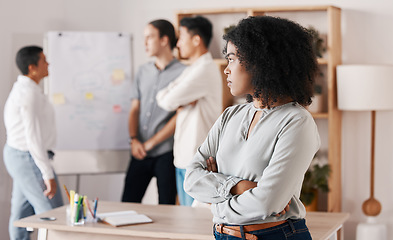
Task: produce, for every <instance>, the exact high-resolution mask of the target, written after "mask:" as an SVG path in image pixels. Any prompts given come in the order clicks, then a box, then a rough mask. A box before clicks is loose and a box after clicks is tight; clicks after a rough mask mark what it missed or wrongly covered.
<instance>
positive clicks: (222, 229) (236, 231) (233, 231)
mask: <svg viewBox="0 0 393 240" xmlns="http://www.w3.org/2000/svg"><path fill="white" fill-rule="evenodd" d="M285 222H287V220H283V221H279V222H270V223H261V224H252V225H244V226H243V231H244V236H245V237H246V239H247V240H258V237H257V236H255V235H254V234H251V233H249V232H252V231H258V230H262V229H266V228H271V227H275V226H278V225H280V224H283V223H285ZM214 227H215V229H216V231H217V232H219V233H224V234H228V235H231V236H235V237H238V238H241V237H242V234H241V230H240V228H241V226H226V225H223V224H214Z"/></svg>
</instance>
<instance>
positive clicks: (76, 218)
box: [66, 205, 85, 226]
mask: <svg viewBox="0 0 393 240" xmlns="http://www.w3.org/2000/svg"><path fill="white" fill-rule="evenodd" d="M66 216H67V223H68V224H70V225H73V226H78V225H83V224H85V217H84V214H83V208H79V209H78V207H77V206H76V205H75V206H73V207H72V208H71V207H70V206H67V207H66Z"/></svg>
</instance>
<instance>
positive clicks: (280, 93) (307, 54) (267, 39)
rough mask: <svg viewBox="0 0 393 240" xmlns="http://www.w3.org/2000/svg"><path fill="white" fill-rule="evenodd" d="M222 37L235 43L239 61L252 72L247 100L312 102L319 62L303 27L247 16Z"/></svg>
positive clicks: (285, 20)
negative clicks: (251, 86)
mask: <svg viewBox="0 0 393 240" xmlns="http://www.w3.org/2000/svg"><path fill="white" fill-rule="evenodd" d="M223 38H224V40H225V41H226V42H227V43H228V42H231V43H232V44H233V45H235V47H236V50H237V52H236V55H237V56H238V59H239V61H240V64H242V65H243V66H244V67H245V68H246V70H247V71H248V72H249V73H250V74H251V83H252V85H253V86H254V88H255V91H254V95H253V96H250V95H248V96H247V100H248V101H249V102H250V101H251V100H252V98H253V97H254V98H257V99H260V100H261V101H262V105H263V106H264V107H268V108H270V107H271V105H272V103H274V102H277V100H278V99H282V98H286V97H290V98H291V99H292V100H293V101H296V102H298V103H299V104H301V105H303V106H307V105H310V104H311V102H312V100H311V97H312V96H313V86H314V80H315V76H316V73H317V70H318V65H317V60H316V57H315V54H314V52H313V48H312V45H311V42H312V41H311V40H312V37H311V35H310V34H309V33H308V31H307V30H306V29H305V28H304V27H302V26H300V25H299V24H297V23H294V22H292V21H290V20H287V19H283V18H278V17H271V16H259V17H248V18H245V19H243V20H241V21H240V22H239V24H238V25H237V26H235V27H234V28H232V29H231V30H230V31H229V32H228V33H227V34H225V35H224V36H223ZM226 46H227V44H226ZM223 52H224V54H225V55H226V53H227V49H226V47H225V48H224V51H223Z"/></svg>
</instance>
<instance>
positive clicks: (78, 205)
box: [75, 196, 83, 223]
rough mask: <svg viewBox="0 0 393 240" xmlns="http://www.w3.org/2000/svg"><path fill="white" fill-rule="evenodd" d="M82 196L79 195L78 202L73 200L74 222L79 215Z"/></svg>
mask: <svg viewBox="0 0 393 240" xmlns="http://www.w3.org/2000/svg"><path fill="white" fill-rule="evenodd" d="M82 198H83V197H82V196H80V197H79V198H78V202H76V201H75V203H76V204H77V205H76V212H75V222H76V223H77V222H79V218H80V217H81V214H80V210H81V202H82Z"/></svg>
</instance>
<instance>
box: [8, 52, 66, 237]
mask: <svg viewBox="0 0 393 240" xmlns="http://www.w3.org/2000/svg"><path fill="white" fill-rule="evenodd" d="M16 64H17V66H18V68H19V70H20V71H21V72H22V75H19V76H18V79H17V81H16V82H15V83H14V86H13V88H12V90H11V92H10V95H9V96H8V99H7V102H6V104H5V107H4V123H5V128H6V131H7V143H6V145H5V146H4V151H3V154H4V163H5V166H6V168H7V171H8V173H9V174H10V175H11V177H12V180H13V187H12V199H11V216H10V222H9V234H10V239H11V240H14V239H18V240H19V239H23V240H25V239H30V236H29V233H28V232H27V231H26V229H25V228H18V227H14V226H13V222H14V221H16V220H18V219H21V218H24V217H28V216H31V215H34V214H40V213H43V212H46V211H48V210H50V209H53V208H56V207H59V206H61V205H63V200H62V197H61V194H60V191H57V187H58V182H57V177H56V174H55V172H54V171H53V169H52V166H51V164H50V159H52V158H53V155H54V154H53V152H52V151H51V149H52V148H53V147H54V144H55V140H56V126H55V116H54V111H53V108H52V106H51V104H50V103H49V101H48V98H47V97H46V96H45V95H44V94H43V91H42V89H41V88H40V86H39V85H38V84H39V82H40V81H41V79H43V78H44V77H46V76H48V63H47V62H46V58H45V55H44V53H43V50H42V48H41V47H37V46H27V47H24V48H22V49H20V50H19V51H18V53H17V55H16Z"/></svg>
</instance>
